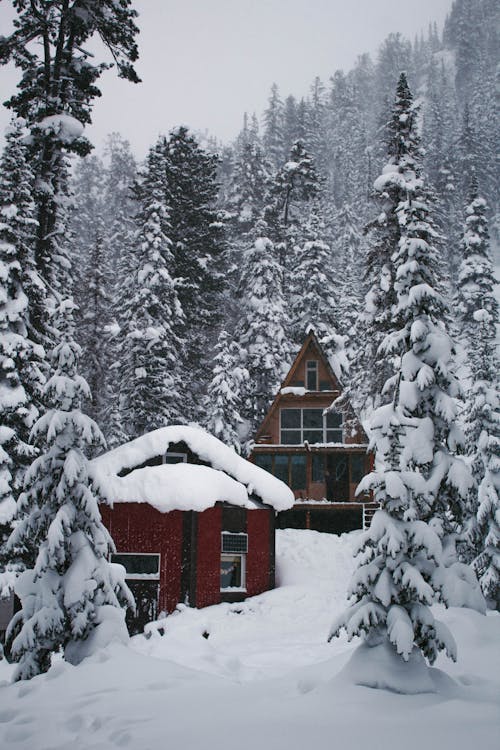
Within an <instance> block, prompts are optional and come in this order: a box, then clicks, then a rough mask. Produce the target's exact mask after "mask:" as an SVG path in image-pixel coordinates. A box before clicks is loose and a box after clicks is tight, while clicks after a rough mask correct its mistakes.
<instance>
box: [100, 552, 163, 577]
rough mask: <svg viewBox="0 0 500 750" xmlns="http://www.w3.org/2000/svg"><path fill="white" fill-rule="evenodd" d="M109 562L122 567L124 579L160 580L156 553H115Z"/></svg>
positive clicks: (158, 558) (158, 557) (158, 561)
mask: <svg viewBox="0 0 500 750" xmlns="http://www.w3.org/2000/svg"><path fill="white" fill-rule="evenodd" d="M111 562H112V563H118V564H119V565H123V567H124V568H125V577H126V578H127V579H129V580H133V581H157V580H159V578H160V555H159V554H156V553H145V554H144V553H142V552H141V553H139V552H117V553H115V554H113V555H111Z"/></svg>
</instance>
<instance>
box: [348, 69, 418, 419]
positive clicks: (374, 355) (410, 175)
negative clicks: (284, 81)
mask: <svg viewBox="0 0 500 750" xmlns="http://www.w3.org/2000/svg"><path fill="white" fill-rule="evenodd" d="M386 134H387V155H388V156H389V161H388V163H387V165H386V166H385V167H384V169H383V172H382V175H381V176H380V177H379V178H378V179H377V180H376V181H375V183H374V197H375V199H376V202H377V205H378V209H379V214H378V216H377V217H376V218H375V219H374V220H373V221H372V222H370V223H369V224H368V226H367V229H368V231H369V237H368V245H367V254H366V261H365V277H364V284H365V291H366V296H365V309H364V311H363V314H362V318H361V320H360V324H359V329H360V330H359V338H358V340H360V342H362V346H361V348H360V351H359V355H360V356H359V362H358V368H357V372H358V377H356V383H355V390H356V392H357V394H358V400H359V403H360V404H363V405H366V404H367V403H369V402H371V401H373V400H374V405H375V406H378V405H379V404H380V403H381V401H380V398H381V395H382V393H383V388H384V385H385V383H386V381H387V380H388V378H389V377H390V376H391V375H392V374H393V373H394V367H395V362H394V357H392V356H390V355H388V354H387V353H385V352H382V351H381V349H380V345H381V343H382V341H383V340H384V338H385V336H386V334H387V333H388V332H389V331H391V330H392V329H393V325H394V321H393V308H394V305H395V302H396V292H395V288H394V268H393V262H392V255H393V253H394V251H395V250H396V249H397V247H398V243H399V240H400V237H401V226H400V222H399V220H398V214H397V209H398V206H399V204H400V202H401V201H402V200H405V199H406V196H407V191H408V190H412V189H413V187H412V182H413V180H414V175H415V149H416V142H417V138H418V136H417V133H416V130H415V112H414V111H413V100H412V97H411V94H410V91H409V89H408V84H407V82H406V78H404V79H400V80H399V83H398V86H397V89H396V98H395V102H394V106H393V110H392V114H391V119H390V120H389V122H388V123H387V125H386Z"/></svg>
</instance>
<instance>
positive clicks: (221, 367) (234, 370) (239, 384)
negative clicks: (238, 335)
mask: <svg viewBox="0 0 500 750" xmlns="http://www.w3.org/2000/svg"><path fill="white" fill-rule="evenodd" d="M244 359H245V356H244V353H243V352H242V351H241V349H240V347H239V346H238V343H237V342H236V341H234V340H233V338H232V337H230V336H229V334H228V333H227V332H226V331H224V330H223V331H221V333H220V334H219V340H218V342H217V348H216V355H215V357H214V366H213V377H212V380H211V381H210V383H209V386H208V390H207V396H206V399H205V419H204V420H203V421H204V425H205V427H206V428H207V430H208V431H209V432H210V433H212V435H215V437H217V438H219V440H222V442H223V443H225V444H226V445H230V446H231V447H232V448H234V449H235V450H236V451H237V452H238V453H239V452H240V451H241V441H240V432H241V431H242V429H243V418H242V417H241V414H240V409H241V406H242V401H243V399H242V392H243V391H244V390H246V389H247V387H248V371H247V369H246V368H245V367H243V366H242V362H243V361H244Z"/></svg>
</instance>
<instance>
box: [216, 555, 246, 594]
mask: <svg viewBox="0 0 500 750" xmlns="http://www.w3.org/2000/svg"><path fill="white" fill-rule="evenodd" d="M245 562H246V556H245V555H226V554H222V555H221V556H220V590H221V591H227V590H232V589H239V590H240V591H246V588H245V587H246V570H245Z"/></svg>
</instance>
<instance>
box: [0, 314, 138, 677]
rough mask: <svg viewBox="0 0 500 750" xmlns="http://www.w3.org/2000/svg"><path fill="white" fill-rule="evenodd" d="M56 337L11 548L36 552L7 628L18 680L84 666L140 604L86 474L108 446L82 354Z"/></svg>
mask: <svg viewBox="0 0 500 750" xmlns="http://www.w3.org/2000/svg"><path fill="white" fill-rule="evenodd" d="M63 304H64V303H63ZM68 314H69V315H71V311H69V313H68V312H66V313H65V315H64V317H67V316H68ZM59 330H65V332H66V337H65V339H64V340H63V341H61V342H60V343H59V344H57V345H56V347H55V348H54V350H53V360H54V361H53V375H52V376H51V377H50V378H49V380H48V381H47V383H46V384H45V386H44V391H43V397H44V400H45V403H46V405H47V411H46V413H45V414H44V415H43V416H42V417H40V418H39V420H38V421H37V423H36V424H35V426H34V428H33V437H34V440H35V443H36V445H37V446H38V448H39V451H40V455H39V456H38V457H37V458H36V459H35V460H34V462H33V464H32V465H31V467H30V468H29V470H28V472H27V473H26V476H25V482H24V492H23V493H22V495H21V496H20V498H19V502H18V510H17V521H18V523H17V525H16V527H15V529H14V531H13V532H12V534H11V536H10V539H9V541H8V547H9V549H10V550H11V553H12V554H16V553H18V552H19V551H22V550H31V549H35V553H36V554H35V558H36V559H35V562H34V565H33V567H32V568H29V569H27V570H25V571H24V572H23V573H22V574H21V576H20V577H19V579H18V580H17V582H16V586H15V590H16V594H17V595H18V597H19V599H20V601H21V607H22V608H21V610H20V611H19V612H17V613H16V614H15V615H14V618H13V620H12V621H11V623H10V625H9V629H8V631H7V643H8V647H9V652H10V655H11V658H12V659H13V660H14V661H16V662H18V667H17V670H16V672H15V679H18V680H20V679H30V678H32V677H34V676H35V675H37V674H40V673H41V672H46V671H47V670H48V669H49V667H50V662H51V654H52V653H55V652H57V651H58V650H59V649H61V648H62V649H63V652H64V658H65V659H66V660H67V661H69V662H71V663H72V664H77V663H79V662H80V661H81V660H82V659H83V658H84V657H86V656H88V655H90V654H91V653H93V652H94V651H95V649H96V648H101V647H103V646H104V645H106V644H107V643H108V642H110V641H111V640H112V639H113V638H118V639H121V640H122V639H125V638H126V637H127V636H126V628H125V619H124V618H125V613H124V611H123V609H122V607H124V606H127V605H128V606H133V600H132V597H131V594H130V592H129V590H128V588H127V586H126V584H125V581H124V578H123V571H122V569H121V568H120V567H118V566H114V565H111V564H110V563H109V562H108V560H107V557H108V555H109V554H110V553H111V552H112V551H114V548H113V542H112V540H111V537H110V536H109V534H108V532H107V530H106V528H105V527H104V526H103V524H102V522H101V517H100V514H99V509H98V498H97V495H96V492H95V490H94V489H93V487H92V484H91V481H90V479H89V475H88V461H87V458H86V455H85V453H86V451H87V450H88V448H89V447H90V446H92V445H95V444H98V443H101V444H102V441H103V439H102V435H101V433H100V430H99V428H98V427H97V425H96V424H95V422H93V421H92V420H91V419H90V418H89V417H87V416H86V415H85V414H84V413H83V412H82V411H81V407H82V401H83V399H86V398H88V397H89V396H90V393H89V389H88V385H87V383H86V382H85V380H84V379H83V378H82V377H80V376H79V375H78V360H79V357H80V353H81V350H80V347H79V346H78V345H77V344H76V343H75V342H74V341H73V340H72V336H71V334H70V326H68V325H67V324H65V323H61V321H60V322H59Z"/></svg>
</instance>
